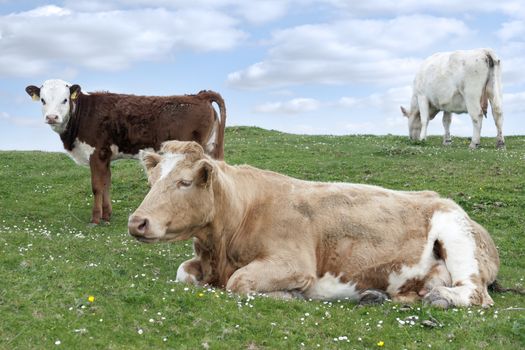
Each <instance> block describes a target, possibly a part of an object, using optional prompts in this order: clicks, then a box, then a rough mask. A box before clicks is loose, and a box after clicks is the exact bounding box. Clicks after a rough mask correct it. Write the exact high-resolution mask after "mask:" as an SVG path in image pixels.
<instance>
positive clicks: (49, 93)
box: [26, 79, 80, 133]
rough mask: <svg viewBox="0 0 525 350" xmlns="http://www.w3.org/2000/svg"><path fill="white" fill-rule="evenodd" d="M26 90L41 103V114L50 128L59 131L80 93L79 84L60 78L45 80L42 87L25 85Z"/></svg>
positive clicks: (67, 119)
mask: <svg viewBox="0 0 525 350" xmlns="http://www.w3.org/2000/svg"><path fill="white" fill-rule="evenodd" d="M26 92H27V93H28V94H29V96H31V98H32V99H33V100H35V101H40V102H41V103H42V115H43V116H44V119H45V122H46V123H47V124H49V125H50V126H51V128H52V129H53V130H54V131H56V132H58V133H61V132H63V131H64V130H65V128H66V126H67V122H68V121H69V116H70V111H71V109H72V108H74V106H75V100H76V99H77V98H78V95H79V94H80V86H78V85H76V84H75V85H71V84H69V83H68V82H65V81H63V80H60V79H50V80H46V81H45V82H44V84H43V85H42V87H40V88H38V87H36V86H34V85H29V86H28V87H26Z"/></svg>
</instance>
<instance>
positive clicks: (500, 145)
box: [496, 140, 505, 149]
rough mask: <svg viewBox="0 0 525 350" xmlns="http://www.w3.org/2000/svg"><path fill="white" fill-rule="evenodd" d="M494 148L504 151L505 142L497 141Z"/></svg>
mask: <svg viewBox="0 0 525 350" xmlns="http://www.w3.org/2000/svg"><path fill="white" fill-rule="evenodd" d="M496 148H497V149H505V142H503V141H501V140H498V142H496Z"/></svg>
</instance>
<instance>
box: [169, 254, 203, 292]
mask: <svg viewBox="0 0 525 350" xmlns="http://www.w3.org/2000/svg"><path fill="white" fill-rule="evenodd" d="M175 280H176V281H178V282H184V283H189V284H195V285H199V284H200V281H202V267H201V262H200V260H199V259H198V258H192V259H190V260H186V261H185V262H183V263H182V264H180V266H179V268H178V269H177V277H176V279H175Z"/></svg>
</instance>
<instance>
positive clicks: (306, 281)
mask: <svg viewBox="0 0 525 350" xmlns="http://www.w3.org/2000/svg"><path fill="white" fill-rule="evenodd" d="M314 279H315V277H314V274H313V273H308V272H306V271H305V270H304V269H302V268H299V264H297V263H295V262H288V261H285V260H283V259H275V260H272V259H265V260H255V261H253V262H251V263H249V264H248V265H246V266H244V267H242V268H240V269H238V270H237V271H235V272H234V273H233V274H232V275H231V277H230V279H229V280H228V283H227V284H226V289H227V290H230V291H232V292H234V293H239V294H251V293H267V294H268V295H269V296H277V297H278V298H282V294H283V293H276V292H285V293H284V294H288V295H293V293H294V292H299V293H301V292H302V291H304V290H306V289H308V287H309V286H310V285H311V284H312V283H313V281H314Z"/></svg>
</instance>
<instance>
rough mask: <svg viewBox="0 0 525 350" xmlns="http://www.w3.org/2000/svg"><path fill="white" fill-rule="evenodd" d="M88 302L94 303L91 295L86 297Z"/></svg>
mask: <svg viewBox="0 0 525 350" xmlns="http://www.w3.org/2000/svg"><path fill="white" fill-rule="evenodd" d="M88 301H89V302H90V303H92V302H94V301H95V297H94V296H92V295H90V296H88Z"/></svg>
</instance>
